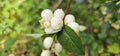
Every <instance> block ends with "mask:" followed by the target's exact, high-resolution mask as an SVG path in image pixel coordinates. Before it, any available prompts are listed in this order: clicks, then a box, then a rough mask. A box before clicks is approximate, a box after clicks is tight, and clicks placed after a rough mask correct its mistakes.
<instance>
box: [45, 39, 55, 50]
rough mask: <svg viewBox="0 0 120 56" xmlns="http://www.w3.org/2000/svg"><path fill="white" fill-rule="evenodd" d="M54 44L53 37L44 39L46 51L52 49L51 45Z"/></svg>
mask: <svg viewBox="0 0 120 56" xmlns="http://www.w3.org/2000/svg"><path fill="white" fill-rule="evenodd" d="M52 42H53V38H52V37H46V38H45V39H44V42H43V44H44V47H45V48H46V49H49V48H50V47H51V45H52Z"/></svg>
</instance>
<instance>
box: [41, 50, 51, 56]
mask: <svg viewBox="0 0 120 56" xmlns="http://www.w3.org/2000/svg"><path fill="white" fill-rule="evenodd" d="M41 56H50V51H49V50H43V51H42V53H41Z"/></svg>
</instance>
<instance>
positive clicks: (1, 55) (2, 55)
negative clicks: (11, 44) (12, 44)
mask: <svg viewBox="0 0 120 56" xmlns="http://www.w3.org/2000/svg"><path fill="white" fill-rule="evenodd" d="M0 56H8V55H7V54H6V53H5V52H4V51H0Z"/></svg>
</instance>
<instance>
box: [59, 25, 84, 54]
mask: <svg viewBox="0 0 120 56" xmlns="http://www.w3.org/2000/svg"><path fill="white" fill-rule="evenodd" d="M58 41H59V42H60V43H61V45H62V46H63V48H65V49H66V50H67V51H70V52H73V53H74V54H79V55H80V54H84V51H83V49H84V48H83V47H82V43H81V40H80V38H79V37H78V35H77V34H76V33H75V32H74V31H73V30H72V29H71V28H70V27H68V26H64V27H63V30H62V31H61V32H59V33H58Z"/></svg>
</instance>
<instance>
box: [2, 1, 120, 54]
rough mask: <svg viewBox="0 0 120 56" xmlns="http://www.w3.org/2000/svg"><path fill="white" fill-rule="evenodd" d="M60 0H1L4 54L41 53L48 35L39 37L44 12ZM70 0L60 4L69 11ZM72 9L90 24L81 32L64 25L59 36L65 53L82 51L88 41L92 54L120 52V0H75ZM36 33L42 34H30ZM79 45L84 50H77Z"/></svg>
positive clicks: (71, 11) (41, 31)
mask: <svg viewBox="0 0 120 56" xmlns="http://www.w3.org/2000/svg"><path fill="white" fill-rule="evenodd" d="M56 1H57V0H53V1H51V0H29V1H28V0H0V56H8V55H9V54H15V55H26V56H39V55H40V53H41V50H42V49H44V48H43V46H42V41H43V39H44V37H46V36H48V35H42V38H40V37H39V36H41V35H39V34H43V30H42V29H41V28H40V24H39V20H40V19H41V16H40V13H41V11H42V10H43V9H46V8H50V9H52V7H53V5H54V3H56ZM68 1H69V0H63V2H62V4H61V5H60V6H59V7H58V8H62V9H63V10H64V11H65V9H66V6H67V3H68ZM68 13H71V14H73V15H75V17H76V21H77V22H78V23H79V24H82V25H85V26H87V30H86V31H84V32H80V33H79V35H78V36H77V35H76V34H75V33H74V32H72V30H71V29H69V27H63V29H64V30H63V31H61V32H59V33H58V38H57V39H58V41H59V42H60V43H61V44H62V45H63V47H64V48H65V49H64V50H63V52H61V54H60V55H61V56H67V55H74V54H75V55H76V53H77V54H78V53H82V52H84V50H82V49H84V45H87V46H88V48H89V52H90V55H91V56H112V55H114V56H115V55H116V56H117V55H118V56H119V55H120V1H117V0H73V1H72V4H71V7H70V9H69V11H68ZM65 31H66V33H65ZM67 32H70V33H67ZM32 33H37V34H38V36H37V37H36V38H34V37H33V38H31V36H26V35H29V34H32ZM59 34H60V35H59ZM68 35H70V36H68ZM32 36H36V34H35V35H34V34H33V35H32ZM50 36H51V35H50ZM71 36H74V37H71ZM79 38H80V39H79ZM67 41H68V42H67ZM72 41H73V42H72ZM71 42H72V43H75V45H73V46H74V47H72V46H69V44H71V45H72V43H71ZM66 44H68V45H66ZM76 46H77V48H78V49H80V50H82V51H78V50H76V49H77V48H76ZM71 53H72V54H71ZM79 55H83V54H79Z"/></svg>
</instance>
